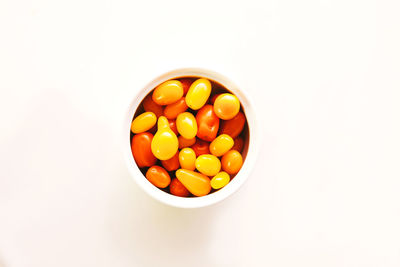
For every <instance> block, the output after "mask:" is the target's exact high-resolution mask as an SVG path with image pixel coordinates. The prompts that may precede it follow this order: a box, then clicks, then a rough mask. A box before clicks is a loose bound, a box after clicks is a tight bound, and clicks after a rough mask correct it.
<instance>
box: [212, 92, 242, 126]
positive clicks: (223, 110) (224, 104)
mask: <svg viewBox="0 0 400 267" xmlns="http://www.w3.org/2000/svg"><path fill="white" fill-rule="evenodd" d="M239 110H240V102H239V99H238V98H237V97H236V96H234V95H232V94H228V93H226V94H221V95H219V96H218V97H217V99H215V102H214V112H215V114H216V115H217V116H218V117H219V118H221V119H223V120H230V119H232V118H233V117H235V116H236V114H238V113H239Z"/></svg>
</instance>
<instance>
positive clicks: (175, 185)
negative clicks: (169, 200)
mask: <svg viewBox="0 0 400 267" xmlns="http://www.w3.org/2000/svg"><path fill="white" fill-rule="evenodd" d="M169 191H170V192H171V194H173V195H175V196H178V197H188V196H189V195H190V192H189V191H188V190H187V189H186V187H185V186H184V185H183V184H182V183H181V182H180V181H179V180H178V179H176V178H174V179H172V181H171V183H170V185H169Z"/></svg>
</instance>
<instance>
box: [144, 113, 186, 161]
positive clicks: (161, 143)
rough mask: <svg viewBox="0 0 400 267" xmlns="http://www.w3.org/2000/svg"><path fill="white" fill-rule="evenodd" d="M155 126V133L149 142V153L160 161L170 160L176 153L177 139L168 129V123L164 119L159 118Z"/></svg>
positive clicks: (162, 117)
mask: <svg viewBox="0 0 400 267" xmlns="http://www.w3.org/2000/svg"><path fill="white" fill-rule="evenodd" d="M157 126H158V129H157V132H156V134H155V135H154V137H153V140H152V141H151V152H153V155H154V156H155V157H156V158H158V159H160V160H167V159H170V158H172V157H173V156H174V155H175V154H176V152H177V151H178V145H179V144H178V137H176V135H175V133H174V132H173V131H172V130H171V129H170V128H169V122H168V119H167V118H166V117H164V116H160V118H158V123H157Z"/></svg>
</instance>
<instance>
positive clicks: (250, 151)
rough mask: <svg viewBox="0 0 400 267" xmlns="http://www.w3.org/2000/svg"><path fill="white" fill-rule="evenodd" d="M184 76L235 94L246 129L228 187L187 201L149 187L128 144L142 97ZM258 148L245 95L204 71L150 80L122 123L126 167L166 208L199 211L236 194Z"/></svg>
mask: <svg viewBox="0 0 400 267" xmlns="http://www.w3.org/2000/svg"><path fill="white" fill-rule="evenodd" d="M184 76H190V77H204V78H208V79H210V80H214V81H216V82H217V83H219V84H221V85H223V86H224V87H225V88H227V89H228V90H229V91H231V92H232V93H233V94H235V95H236V96H237V97H238V98H239V100H240V103H241V104H242V107H243V110H244V113H245V115H246V118H247V124H248V128H249V133H248V136H249V138H248V140H249V141H248V142H247V143H246V141H245V147H244V149H243V151H247V156H246V157H245V160H244V163H243V166H242V168H241V170H240V171H239V173H238V174H237V175H236V176H235V178H234V179H233V180H232V181H231V182H229V184H228V185H226V186H225V187H224V188H222V189H220V190H218V191H216V192H214V193H212V194H209V195H207V196H203V197H191V198H183V197H177V196H174V195H171V194H169V193H166V192H164V191H162V190H160V189H158V188H157V187H155V186H154V185H152V184H151V183H150V182H149V181H148V180H147V179H146V177H145V176H144V175H143V174H142V172H141V171H140V169H139V167H138V166H137V165H136V162H135V160H134V158H133V156H132V152H131V144H130V141H131V140H130V127H131V122H132V118H133V116H134V114H135V112H136V110H137V108H138V107H139V105H140V103H141V102H142V100H143V99H144V97H145V96H146V95H147V94H148V93H149V92H150V91H151V90H153V89H154V88H155V87H156V86H157V85H159V84H160V83H162V82H164V81H167V80H170V79H174V78H178V77H184ZM258 146H259V144H258V137H257V121H256V118H255V114H254V112H253V109H252V105H251V103H250V101H249V98H248V96H246V94H245V93H244V91H242V90H241V89H240V88H239V87H237V86H236V85H235V84H234V83H233V82H232V81H231V80H229V79H228V78H226V77H225V76H223V75H221V74H219V73H216V72H214V71H210V70H206V69H200V68H182V69H176V70H172V71H169V72H167V73H164V74H162V75H161V76H158V77H156V78H155V79H154V80H152V81H151V82H150V83H148V84H147V85H146V86H145V87H144V88H143V89H142V90H140V92H139V93H138V94H137V96H136V98H135V99H133V100H132V102H131V103H130V105H129V108H128V111H127V113H126V117H125V119H124V122H123V129H122V150H123V153H124V158H125V160H126V164H127V167H128V169H129V171H130V173H131V175H132V177H133V179H134V180H135V181H136V183H137V184H138V185H139V186H140V187H141V188H142V189H143V190H144V191H145V192H147V193H148V194H149V195H150V196H152V197H153V198H155V199H157V200H158V201H160V202H162V203H165V204H167V205H171V206H175V207H179V208H199V207H205V206H209V205H212V204H215V203H217V202H220V201H222V200H223V199H225V198H226V197H228V196H230V195H232V194H233V193H234V192H236V191H237V190H238V189H239V187H240V186H242V184H243V183H244V182H245V180H246V179H247V178H248V177H249V175H250V172H251V169H252V167H253V164H254V163H255V161H256V156H257V154H258V153H257V151H258Z"/></svg>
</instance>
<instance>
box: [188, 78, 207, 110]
mask: <svg viewBox="0 0 400 267" xmlns="http://www.w3.org/2000/svg"><path fill="white" fill-rule="evenodd" d="M210 94H211V83H210V81H209V80H207V79H203V78H201V79H197V80H196V81H194V82H193V83H192V85H190V88H189V91H188V92H187V94H186V104H187V105H188V107H190V108H191V109H193V110H198V109H200V108H201V107H202V106H204V104H205V103H207V100H208V98H209V97H210Z"/></svg>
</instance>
